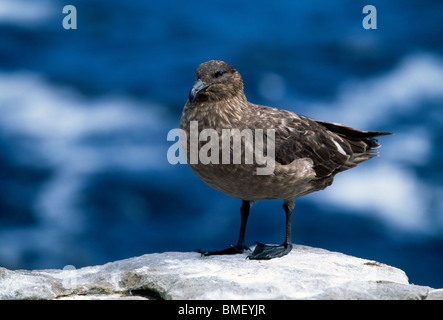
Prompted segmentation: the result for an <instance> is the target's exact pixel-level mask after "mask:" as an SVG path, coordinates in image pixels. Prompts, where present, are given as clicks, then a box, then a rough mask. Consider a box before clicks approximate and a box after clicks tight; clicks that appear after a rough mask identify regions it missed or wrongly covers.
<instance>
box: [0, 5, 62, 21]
mask: <svg viewBox="0 0 443 320" xmlns="http://www.w3.org/2000/svg"><path fill="white" fill-rule="evenodd" d="M57 13H58V12H57V6H56V4H55V3H54V1H51V0H2V1H1V2H0V24H13V25H20V26H21V27H28V28H32V27H34V26H35V25H36V24H39V23H42V22H44V21H46V20H47V19H48V18H50V17H52V16H54V15H55V14H57ZM60 13H61V11H60Z"/></svg>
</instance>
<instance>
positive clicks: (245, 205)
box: [197, 200, 251, 256]
mask: <svg viewBox="0 0 443 320" xmlns="http://www.w3.org/2000/svg"><path fill="white" fill-rule="evenodd" d="M250 207H251V201H247V200H242V206H241V208H240V213H241V224H240V233H239V235H238V242H237V245H236V246H232V245H231V247H229V248H227V249H224V250H217V251H203V250H200V249H197V252H198V253H201V254H202V255H204V256H211V255H223V254H236V253H243V252H245V251H247V250H249V248H248V247H247V246H246V245H245V232H246V223H247V222H248V217H249V208H250Z"/></svg>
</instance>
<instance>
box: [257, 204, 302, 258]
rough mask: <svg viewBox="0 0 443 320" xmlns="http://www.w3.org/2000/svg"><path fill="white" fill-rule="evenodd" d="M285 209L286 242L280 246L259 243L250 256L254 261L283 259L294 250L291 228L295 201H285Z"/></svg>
mask: <svg viewBox="0 0 443 320" xmlns="http://www.w3.org/2000/svg"><path fill="white" fill-rule="evenodd" d="M283 209H284V210H285V213H286V237H285V242H284V243H283V244H282V245H280V246H275V245H266V244H263V243H260V242H257V246H256V247H255V250H254V252H253V253H252V254H251V255H249V256H248V258H249V259H252V260H269V259H272V258H278V257H283V256H284V255H287V254H288V253H289V252H290V251H291V250H292V238H291V227H292V210H293V209H294V201H293V200H285V202H284V203H283Z"/></svg>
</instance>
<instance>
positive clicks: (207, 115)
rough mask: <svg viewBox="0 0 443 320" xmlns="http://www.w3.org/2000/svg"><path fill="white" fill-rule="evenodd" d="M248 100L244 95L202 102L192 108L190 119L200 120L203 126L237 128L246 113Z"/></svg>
mask: <svg viewBox="0 0 443 320" xmlns="http://www.w3.org/2000/svg"><path fill="white" fill-rule="evenodd" d="M247 107H248V102H247V100H246V97H245V96H244V95H242V96H236V97H232V98H229V99H224V100H221V101H217V102H211V103H202V104H201V105H199V106H197V107H196V108H193V110H192V113H193V116H192V117H191V118H193V119H192V120H196V121H199V122H201V124H202V126H203V128H213V129H230V128H238V127H239V125H240V124H241V123H242V119H243V121H244V118H245V114H247V112H246V111H247Z"/></svg>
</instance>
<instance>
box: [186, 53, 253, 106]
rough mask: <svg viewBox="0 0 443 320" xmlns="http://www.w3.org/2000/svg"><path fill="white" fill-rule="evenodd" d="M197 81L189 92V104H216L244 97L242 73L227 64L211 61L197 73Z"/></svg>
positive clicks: (199, 67)
mask: <svg viewBox="0 0 443 320" xmlns="http://www.w3.org/2000/svg"><path fill="white" fill-rule="evenodd" d="M195 76H196V81H195V84H194V86H193V87H192V88H191V91H189V102H191V103H192V102H194V101H208V102H216V101H223V100H227V99H231V98H234V97H238V95H241V96H243V95H244V93H243V81H242V79H241V76H240V73H239V72H238V71H237V70H235V69H234V68H233V67H231V66H230V65H229V64H227V63H226V62H223V61H220V60H211V61H208V62H205V63H202V64H201V65H199V66H198V68H197V70H196V71H195Z"/></svg>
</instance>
